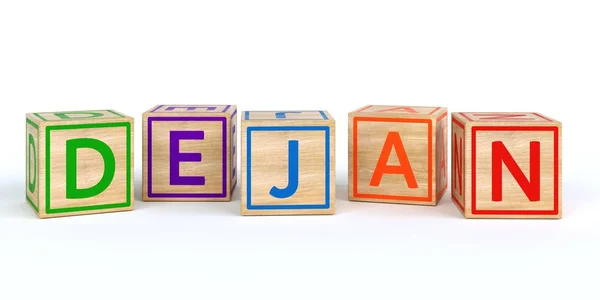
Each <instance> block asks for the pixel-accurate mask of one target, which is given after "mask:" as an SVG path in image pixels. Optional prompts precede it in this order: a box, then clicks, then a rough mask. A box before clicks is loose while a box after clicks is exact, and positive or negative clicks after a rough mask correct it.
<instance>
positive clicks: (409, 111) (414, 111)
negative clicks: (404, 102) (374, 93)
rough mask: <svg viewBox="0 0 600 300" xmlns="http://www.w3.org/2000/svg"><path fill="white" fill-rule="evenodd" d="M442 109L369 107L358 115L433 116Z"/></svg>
mask: <svg viewBox="0 0 600 300" xmlns="http://www.w3.org/2000/svg"><path fill="white" fill-rule="evenodd" d="M441 109H442V107H429V106H398V105H367V106H365V107H362V108H360V109H358V110H356V112H357V113H359V112H360V113H381V114H397V115H412V116H415V115H424V116H428V115H433V114H435V113H436V112H438V111H440V110H441Z"/></svg>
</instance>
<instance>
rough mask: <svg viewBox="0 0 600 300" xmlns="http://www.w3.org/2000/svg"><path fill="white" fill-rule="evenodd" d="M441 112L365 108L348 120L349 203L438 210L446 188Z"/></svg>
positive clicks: (444, 122)
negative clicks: (372, 203)
mask: <svg viewBox="0 0 600 300" xmlns="http://www.w3.org/2000/svg"><path fill="white" fill-rule="evenodd" d="M447 132H448V113H447V109H446V108H445V107H422V106H391V105H367V106H365V107H362V108H360V109H357V110H355V111H353V112H350V113H349V114H348V154H349V155H348V166H349V168H348V169H349V170H348V198H349V199H350V200H352V201H366V202H385V203H403V204H417V205H436V204H437V203H438V202H439V200H440V199H441V198H442V196H443V195H444V192H445V191H446V188H447V185H448V178H447V177H448V175H447V173H448V171H447V166H448V162H447V146H446V141H447V138H446V137H447Z"/></svg>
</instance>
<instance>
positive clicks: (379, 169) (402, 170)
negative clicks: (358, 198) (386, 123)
mask: <svg viewBox="0 0 600 300" xmlns="http://www.w3.org/2000/svg"><path fill="white" fill-rule="evenodd" d="M392 148H393V149H394V150H395V151H396V155H397V156H398V161H400V165H399V166H391V165H388V164H387V161H388V158H389V157H390V154H391V153H392ZM383 174H404V177H405V178H406V183H407V184H408V187H409V188H411V189H415V188H418V187H419V186H418V185H417V180H416V179H415V174H414V173H413V170H412V167H411V166H410V162H409V161H408V157H407V156H406V151H405V150H404V145H402V140H401V139H400V133H398V132H388V135H387V138H386V139H385V143H384V144H383V149H382V150H381V155H380V156H379V160H378V161H377V166H376V167H375V171H374V172H373V177H371V182H370V184H369V185H370V186H379V184H380V183H381V177H383Z"/></svg>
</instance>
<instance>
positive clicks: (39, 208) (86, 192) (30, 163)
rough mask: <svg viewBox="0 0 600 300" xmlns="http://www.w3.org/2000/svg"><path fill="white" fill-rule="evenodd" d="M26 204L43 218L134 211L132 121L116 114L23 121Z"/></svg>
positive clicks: (81, 113) (30, 116) (41, 115)
mask: <svg viewBox="0 0 600 300" xmlns="http://www.w3.org/2000/svg"><path fill="white" fill-rule="evenodd" d="M26 135H27V137H26V143H27V148H26V158H27V159H26V166H27V172H26V174H27V175H26V177H27V178H26V192H25V193H26V196H25V197H26V199H27V202H28V203H29V204H30V205H31V207H32V208H33V209H34V210H35V211H36V212H37V214H38V216H39V217H41V218H49V217H61V216H71V215H83V214H93V213H104V212H116V211H127V210H132V209H133V207H134V199H133V118H131V117H128V116H125V115H123V114H121V113H118V112H116V111H114V110H89V111H70V112H44V113H30V114H27V115H26Z"/></svg>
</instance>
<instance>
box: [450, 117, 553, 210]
mask: <svg viewBox="0 0 600 300" xmlns="http://www.w3.org/2000/svg"><path fill="white" fill-rule="evenodd" d="M451 128H452V132H451V141H452V146H451V152H452V153H451V158H452V170H451V181H452V182H451V192H452V200H453V201H454V203H455V204H456V206H457V207H458V208H459V209H460V211H461V212H462V213H463V215H464V216H465V217H466V218H554V219H559V218H561V213H562V209H561V205H562V197H561V123H560V122H558V121H556V120H553V119H551V118H549V117H546V116H544V115H542V114H539V113H508V112H507V113H453V114H452V127H451Z"/></svg>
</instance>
